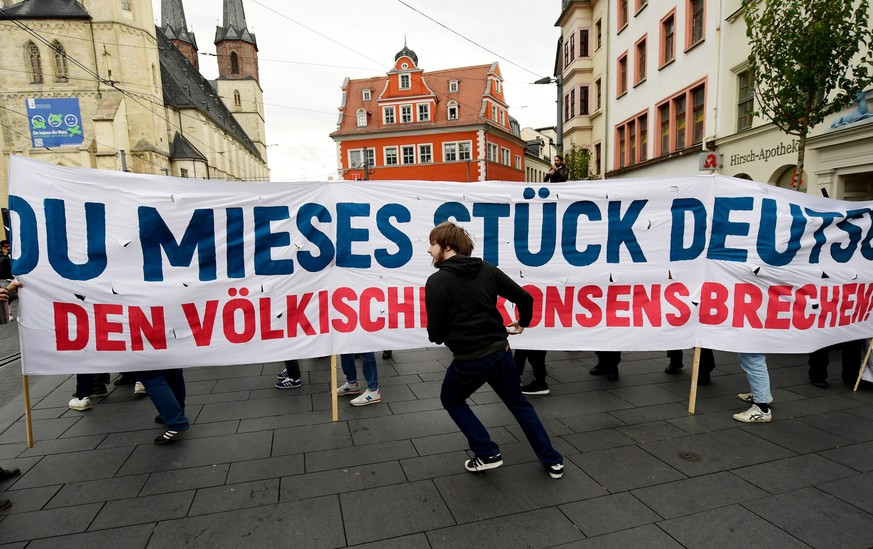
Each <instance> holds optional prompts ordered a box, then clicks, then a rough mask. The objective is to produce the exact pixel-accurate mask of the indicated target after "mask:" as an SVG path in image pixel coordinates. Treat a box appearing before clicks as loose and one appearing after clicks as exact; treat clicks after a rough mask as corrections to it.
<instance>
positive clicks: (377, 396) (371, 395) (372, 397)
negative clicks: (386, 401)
mask: <svg viewBox="0 0 873 549" xmlns="http://www.w3.org/2000/svg"><path fill="white" fill-rule="evenodd" d="M380 402H382V393H381V392H380V391H379V389H376V390H375V391H371V390H370V389H367V390H366V391H364V394H362V395H361V396H359V397H356V398H353V399H352V406H366V405H367V404H379V403H380Z"/></svg>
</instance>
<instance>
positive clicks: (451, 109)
mask: <svg viewBox="0 0 873 549" xmlns="http://www.w3.org/2000/svg"><path fill="white" fill-rule="evenodd" d="M446 116H447V117H448V119H449V120H457V119H458V102H457V101H455V100H452V101H449V104H448V106H447V111H446Z"/></svg>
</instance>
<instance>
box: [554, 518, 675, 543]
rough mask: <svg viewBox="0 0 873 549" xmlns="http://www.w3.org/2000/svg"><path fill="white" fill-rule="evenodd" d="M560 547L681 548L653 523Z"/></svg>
mask: <svg viewBox="0 0 873 549" xmlns="http://www.w3.org/2000/svg"><path fill="white" fill-rule="evenodd" d="M560 547H561V549H615V548H616V547H645V548H646V549H676V548H681V547H682V546H681V545H679V543H678V542H676V541H675V540H673V539H672V538H671V537H670V536H668V535H667V534H665V533H664V531H663V530H661V529H660V528H658V527H657V526H655V525H653V524H646V525H644V526H638V527H636V528H631V529H629V530H622V531H621V532H613V533H611V534H604V535H602V536H597V537H595V538H589V539H584V540H582V541H576V542H572V543H567V544H564V545H561V546H560Z"/></svg>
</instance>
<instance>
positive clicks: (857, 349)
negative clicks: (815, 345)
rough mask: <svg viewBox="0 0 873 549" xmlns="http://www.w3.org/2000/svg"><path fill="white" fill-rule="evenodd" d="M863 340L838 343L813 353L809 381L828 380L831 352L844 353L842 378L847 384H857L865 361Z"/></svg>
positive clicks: (810, 360)
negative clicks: (862, 363)
mask: <svg viewBox="0 0 873 549" xmlns="http://www.w3.org/2000/svg"><path fill="white" fill-rule="evenodd" d="M864 341H865V340H863V339H856V340H855V341H846V342H843V343H837V344H835V345H830V346H828V347H824V348H822V349H819V350H818V351H813V352H811V353H810V354H809V362H808V363H809V379H811V380H812V381H824V380H826V379H827V378H828V364H829V363H830V353H831V351H842V352H843V357H842V366H843V371H842V378H843V381H845V382H846V383H855V380H856V379H857V378H858V370H859V369H860V368H861V360H863V358H864V355H863V349H864Z"/></svg>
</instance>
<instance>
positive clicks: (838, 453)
mask: <svg viewBox="0 0 873 549" xmlns="http://www.w3.org/2000/svg"><path fill="white" fill-rule="evenodd" d="M819 455H820V456H822V457H825V458H827V459H829V460H832V461H836V462H837V463H842V464H843V465H845V466H847V467H851V468H852V469H855V470H856V471H862V472H868V471H873V442H863V443H861V444H853V445H851V446H846V447H844V448H834V449H833V450H825V451H824V452H819Z"/></svg>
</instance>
